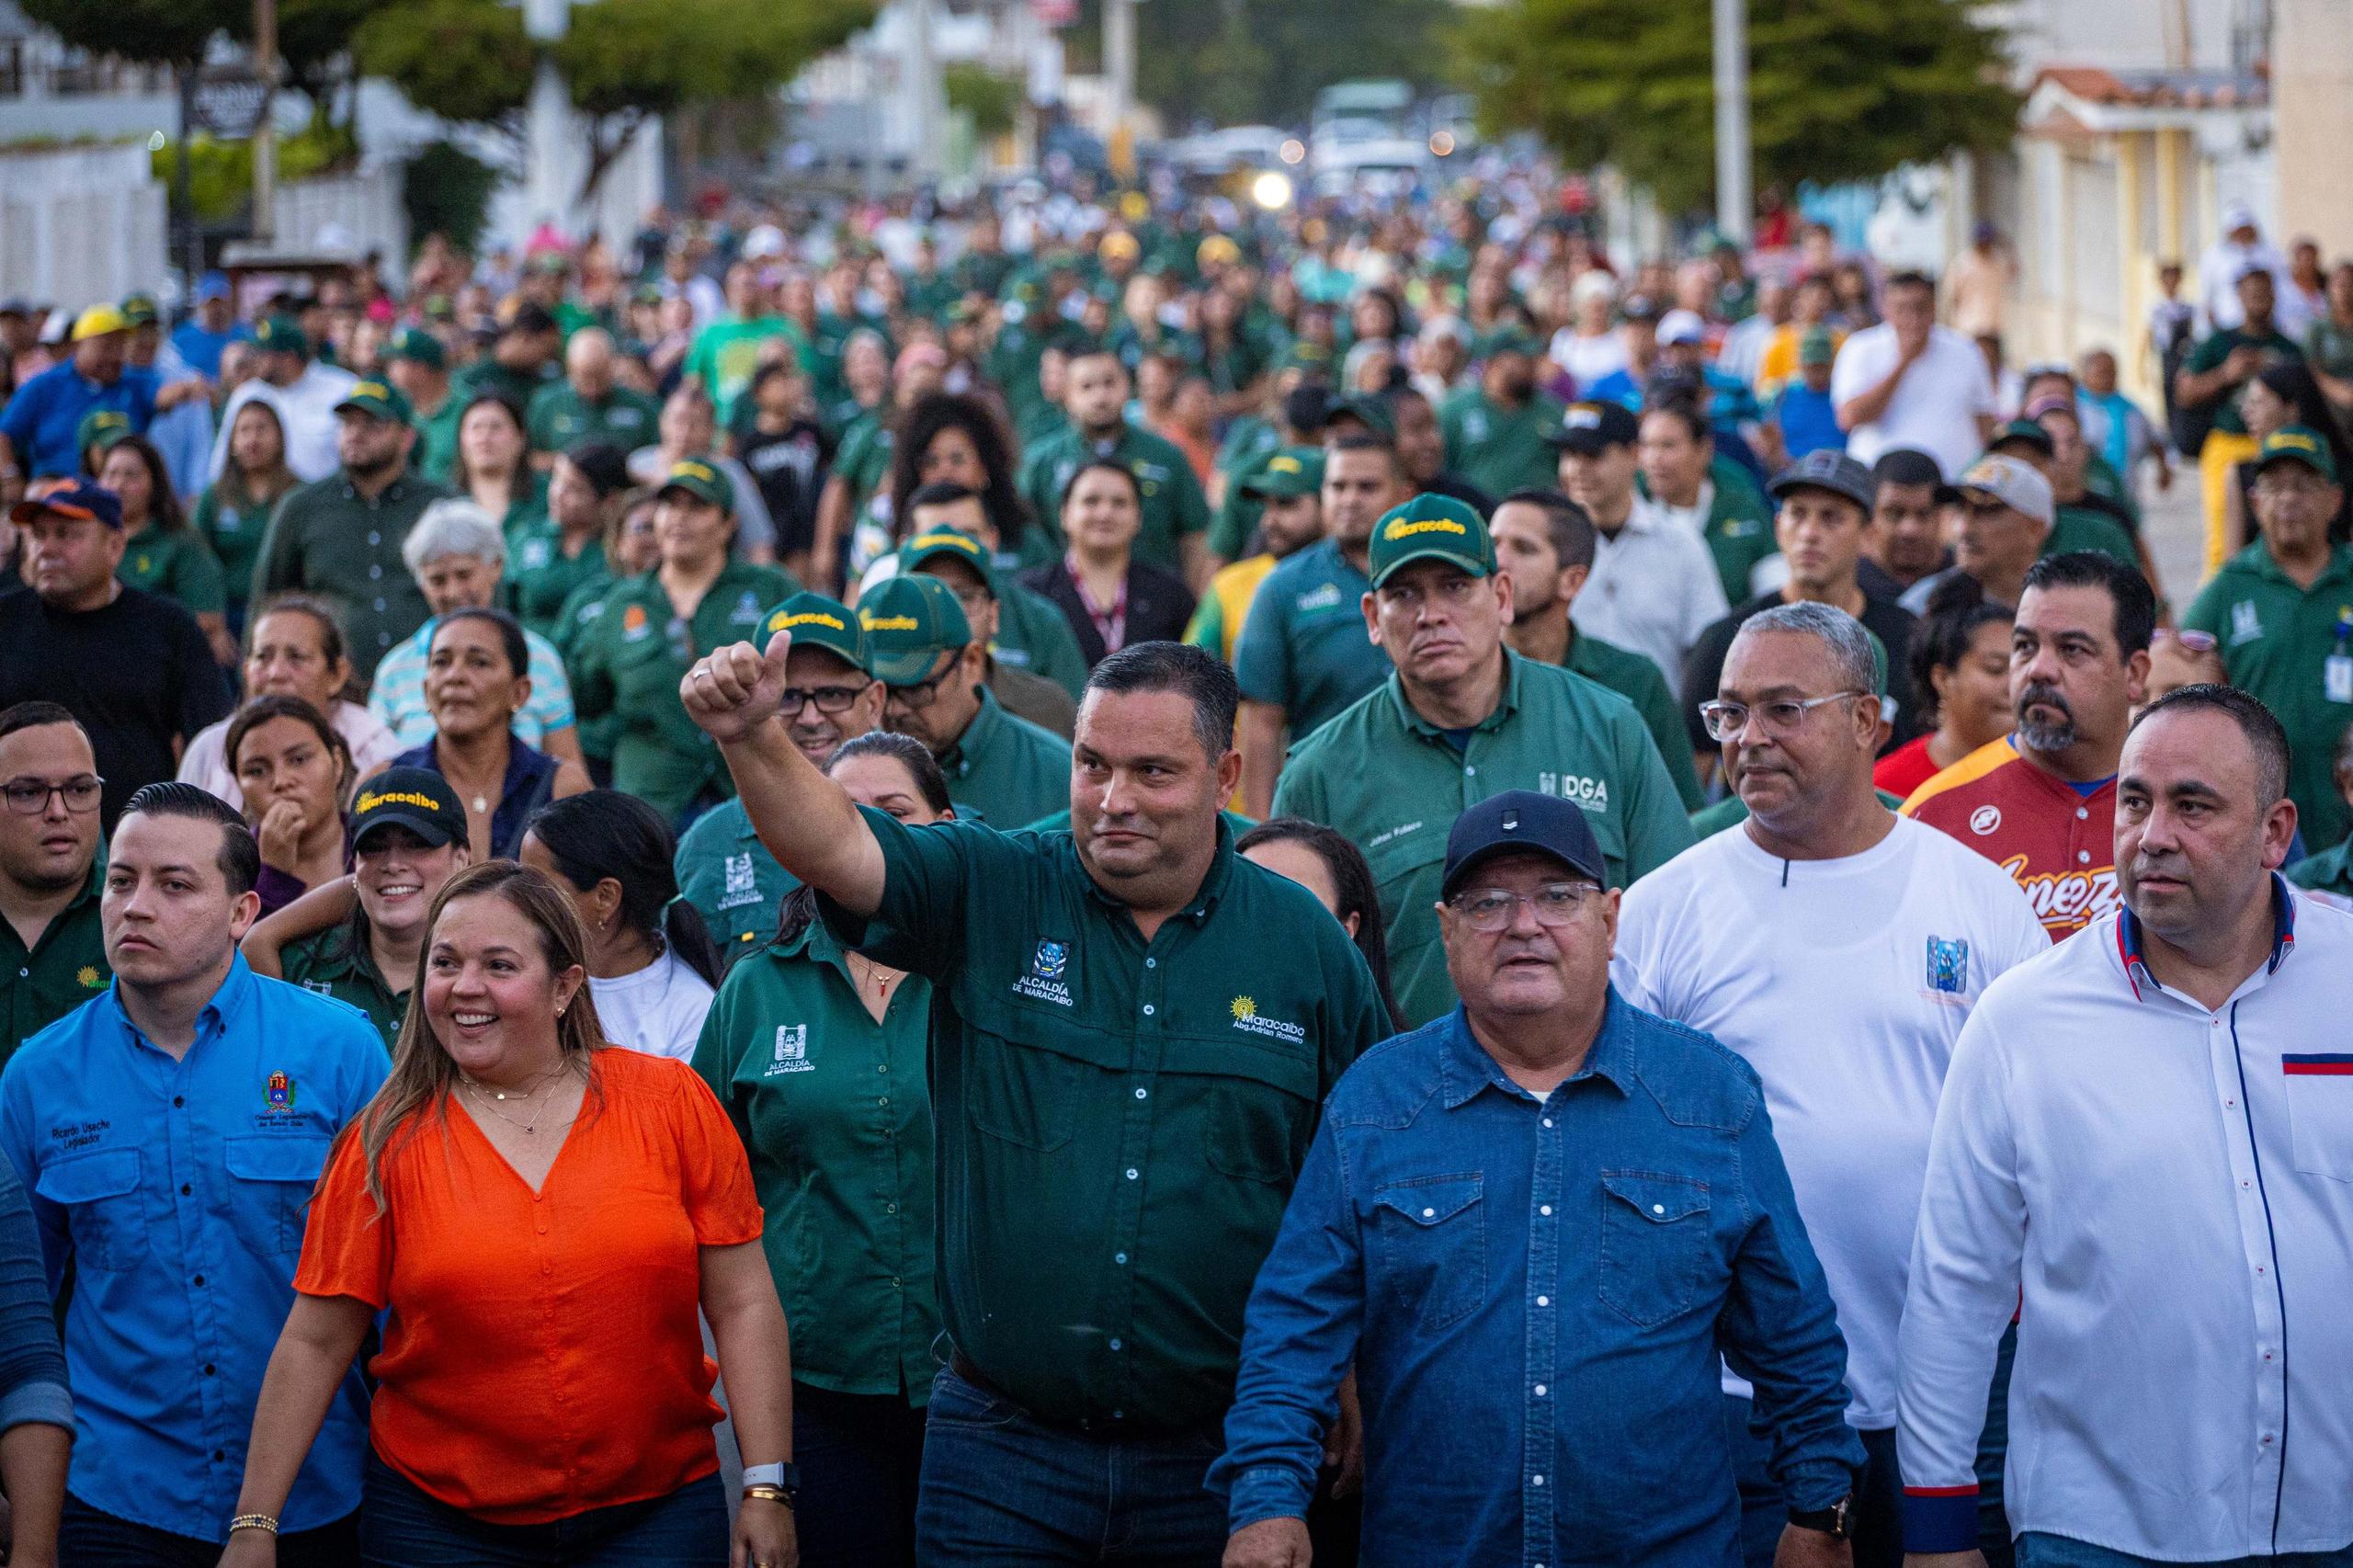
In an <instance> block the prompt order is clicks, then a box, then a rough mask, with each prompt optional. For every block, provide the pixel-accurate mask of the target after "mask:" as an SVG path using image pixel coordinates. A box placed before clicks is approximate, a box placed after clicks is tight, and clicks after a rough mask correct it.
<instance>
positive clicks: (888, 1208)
mask: <svg viewBox="0 0 2353 1568" xmlns="http://www.w3.org/2000/svg"><path fill="white" fill-rule="evenodd" d="M898 1211H899V1206H898V1205H897V1204H895V1203H885V1204H884V1205H882V1212H884V1213H885V1214H896V1213H897V1212H898Z"/></svg>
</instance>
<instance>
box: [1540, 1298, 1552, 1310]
mask: <svg viewBox="0 0 2353 1568" xmlns="http://www.w3.org/2000/svg"><path fill="white" fill-rule="evenodd" d="M1536 1304H1537V1305H1538V1306H1540V1307H1549V1306H1551V1305H1552V1297H1550V1296H1539V1297H1537V1298H1536Z"/></svg>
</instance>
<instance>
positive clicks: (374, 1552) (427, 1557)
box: [359, 1452, 728, 1568]
mask: <svg viewBox="0 0 2353 1568" xmlns="http://www.w3.org/2000/svg"><path fill="white" fill-rule="evenodd" d="M727 1547H728V1527H727V1494H726V1492H725V1489H724V1488H722V1486H721V1484H720V1481H719V1477H718V1475H717V1474H716V1473H715V1472H714V1473H713V1474H710V1475H707V1476H705V1477H703V1478H702V1479H701V1480H700V1481H690V1482H688V1483H687V1484H686V1485H684V1486H681V1487H679V1488H678V1489H677V1490H676V1492H672V1493H668V1494H665V1495H663V1496H660V1497H649V1498H646V1499H645V1500H643V1501H642V1502H637V1503H618V1504H615V1505H614V1506H611V1507H608V1508H591V1509H589V1510H587V1511H586V1512H585V1513H580V1514H572V1515H569V1516H567V1517H563V1518H561V1519H551V1520H550V1521H549V1522H548V1523H546V1524H543V1525H492V1524H484V1523H483V1521H482V1520H480V1519H477V1518H475V1517H473V1516H472V1515H471V1514H468V1513H467V1512H465V1511H464V1510H463V1509H461V1508H452V1507H451V1506H449V1504H447V1503H444V1502H442V1501H440V1500H439V1499H438V1498H437V1497H433V1496H431V1495H429V1494H426V1492H425V1491H424V1490H423V1489H422V1488H420V1487H419V1486H417V1485H416V1483H414V1482H412V1481H410V1480H409V1479H408V1478H407V1477H406V1476H404V1475H403V1474H401V1473H400V1472H399V1471H396V1470H394V1469H392V1466H390V1465H388V1464H386V1463H385V1462H384V1461H383V1460H380V1459H378V1458H377V1457H376V1456H375V1454H374V1453H372V1452H371V1453H369V1456H368V1475H367V1480H366V1482H365V1483H363V1485H362V1487H361V1490H360V1495H359V1561H360V1562H363V1563H365V1564H367V1568H725V1565H726V1562H727Z"/></svg>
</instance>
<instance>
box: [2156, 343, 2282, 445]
mask: <svg viewBox="0 0 2353 1568" xmlns="http://www.w3.org/2000/svg"><path fill="white" fill-rule="evenodd" d="M2234 348H2260V349H2262V350H2263V351H2264V354H2265V356H2266V358H2268V359H2269V360H2272V361H2278V360H2280V359H2302V358H2303V357H2304V351H2303V350H2302V348H2299V347H2297V346H2296V340H2295V339H2294V338H2292V337H2287V336H2284V335H2281V334H2280V333H2279V332H2277V331H2272V332H2266V333H2250V332H2246V331H2245V330H2244V329H2242V328H2239V327H2235V326H2233V327H2225V328H2223V329H2222V331H2221V332H2217V333H2212V334H2211V335H2207V336H2205V337H2201V338H2200V339H2199V340H2198V344H2197V347H2193V348H2192V349H2190V351H2189V358H2187V359H2185V360H2183V361H2182V365H2181V368H2182V369H2185V370H2188V372H2189V373H2190V374H2192V375H2198V376H2202V375H2204V374H2205V373H2206V372H2207V371H2209V370H2212V369H2220V368H2221V367H2222V361H2223V360H2225V359H2227V358H2230V357H2231V350H2232V349H2234ZM2248 379H2252V378H2248ZM2245 385H2246V381H2245V380H2241V381H2233V382H2232V383H2231V384H2230V385H2228V386H2226V387H2224V388H2223V389H2222V392H2220V393H2219V394H2218V395H2217V397H2216V398H2215V401H2213V402H2211V403H2206V404H2204V405H2203V406H2205V407H2208V408H2211V409H2212V410H2213V411H2214V428H2215V429H2217V430H2221V431H2223V432H2225V433H2226V434H2229V435H2233V436H2244V435H2245V434H2246V421H2245V419H2243V418H2241V417H2240V416H2239V389H2240V388H2242V387H2244V386H2245Z"/></svg>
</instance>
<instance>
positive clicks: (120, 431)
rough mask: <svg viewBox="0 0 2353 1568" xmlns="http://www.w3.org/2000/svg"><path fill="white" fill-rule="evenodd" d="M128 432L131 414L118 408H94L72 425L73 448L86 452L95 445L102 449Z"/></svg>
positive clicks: (129, 432) (111, 444)
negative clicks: (80, 420)
mask: <svg viewBox="0 0 2353 1568" xmlns="http://www.w3.org/2000/svg"><path fill="white" fill-rule="evenodd" d="M130 434H131V415H128V414H125V413H123V412H122V411H121V410H120V409H116V408H94V409H92V410H90V412H89V413H87V414H85V415H82V423H81V424H79V425H77V426H74V450H75V451H77V452H86V451H88V450H89V449H91V448H92V447H96V448H97V449H99V450H101V451H103V450H105V449H107V448H108V447H111V446H113V445H114V444H115V443H116V442H117V441H119V440H121V439H122V438H123V437H125V436H128V435H130Z"/></svg>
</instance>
